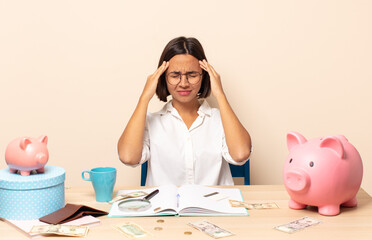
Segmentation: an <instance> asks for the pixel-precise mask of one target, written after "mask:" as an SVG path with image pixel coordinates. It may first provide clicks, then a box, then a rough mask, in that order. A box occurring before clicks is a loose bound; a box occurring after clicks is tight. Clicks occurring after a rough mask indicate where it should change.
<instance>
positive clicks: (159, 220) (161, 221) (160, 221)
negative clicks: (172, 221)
mask: <svg viewBox="0 0 372 240" xmlns="http://www.w3.org/2000/svg"><path fill="white" fill-rule="evenodd" d="M156 222H158V223H163V222H164V220H163V219H158V220H157V221H156Z"/></svg>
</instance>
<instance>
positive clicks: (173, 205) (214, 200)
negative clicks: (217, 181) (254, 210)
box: [108, 185, 248, 217]
mask: <svg viewBox="0 0 372 240" xmlns="http://www.w3.org/2000/svg"><path fill="white" fill-rule="evenodd" d="M156 189H159V193H158V194H156V195H155V196H154V197H152V198H151V199H150V202H151V207H150V208H149V209H147V210H145V211H139V212H127V211H122V210H120V209H119V206H118V205H119V203H120V202H121V201H117V202H115V203H113V204H112V206H111V210H110V212H109V214H108V217H135V216H158V215H178V216H248V211H247V210H246V209H245V208H238V207H231V205H230V203H229V200H238V201H243V197H242V194H241V191H240V189H237V188H212V187H206V186H200V185H184V186H181V187H176V186H174V185H166V186H160V187H156V188H147V189H141V191H144V192H147V193H151V192H152V191H154V190H156ZM134 191H138V190H120V191H118V195H120V194H125V193H129V192H134ZM213 193H218V194H215V195H214V196H208V195H210V194H213ZM216 195H217V196H216Z"/></svg>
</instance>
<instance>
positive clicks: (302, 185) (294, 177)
mask: <svg viewBox="0 0 372 240" xmlns="http://www.w3.org/2000/svg"><path fill="white" fill-rule="evenodd" d="M284 183H285V185H286V187H287V188H288V189H290V190H292V191H295V192H305V191H307V189H308V188H309V186H310V177H309V175H308V174H307V173H306V172H304V171H302V170H300V169H296V170H291V171H288V172H287V173H286V174H285V176H284Z"/></svg>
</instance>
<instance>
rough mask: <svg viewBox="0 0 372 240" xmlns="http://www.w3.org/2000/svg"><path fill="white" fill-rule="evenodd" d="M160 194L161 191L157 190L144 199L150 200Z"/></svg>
mask: <svg viewBox="0 0 372 240" xmlns="http://www.w3.org/2000/svg"><path fill="white" fill-rule="evenodd" d="M158 192H159V189H156V190H155V191H152V192H151V193H149V194H148V195H147V196H146V197H144V199H146V200H150V199H151V198H152V197H153V196H155V195H156V194H158Z"/></svg>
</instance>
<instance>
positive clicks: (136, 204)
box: [118, 189, 159, 212]
mask: <svg viewBox="0 0 372 240" xmlns="http://www.w3.org/2000/svg"><path fill="white" fill-rule="evenodd" d="M158 192H159V189H156V190H155V191H153V192H151V193H150V194H148V195H147V196H146V197H144V198H142V199H127V200H123V201H121V202H120V203H119V205H118V207H119V210H120V211H124V212H142V211H146V210H147V209H149V208H150V207H151V202H150V199H151V198H152V197H153V196H155V195H156V194H158Z"/></svg>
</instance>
